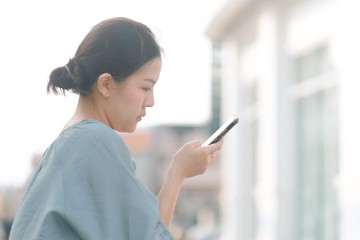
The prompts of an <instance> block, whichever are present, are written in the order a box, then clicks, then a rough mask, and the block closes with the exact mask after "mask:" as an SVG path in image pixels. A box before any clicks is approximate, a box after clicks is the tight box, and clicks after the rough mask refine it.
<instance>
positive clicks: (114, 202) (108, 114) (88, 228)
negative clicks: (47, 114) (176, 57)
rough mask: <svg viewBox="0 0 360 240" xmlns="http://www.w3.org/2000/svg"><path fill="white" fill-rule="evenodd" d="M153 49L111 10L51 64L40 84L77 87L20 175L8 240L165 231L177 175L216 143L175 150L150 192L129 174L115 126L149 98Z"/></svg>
mask: <svg viewBox="0 0 360 240" xmlns="http://www.w3.org/2000/svg"><path fill="white" fill-rule="evenodd" d="M161 53H162V50H161V48H160V46H159V45H158V43H157V41H156V39H155V36H154V35H153V33H152V32H151V30H150V29H149V28H148V27H147V26H145V25H143V24H141V23H139V22H136V21H133V20H130V19H127V18H112V19H108V20H105V21H103V22H100V23H99V24H97V25H96V26H95V27H94V28H93V29H92V30H91V31H90V32H89V33H88V34H87V36H86V37H85V38H84V40H83V41H82V43H81V44H80V46H79V48H78V50H77V51H76V54H75V56H74V57H73V58H72V59H70V61H69V62H68V63H67V64H66V65H65V66H62V67H59V68H57V69H55V70H53V71H52V72H51V74H50V77H49V83H48V92H50V91H52V92H54V93H55V94H59V93H63V94H65V93H66V91H71V92H74V93H77V94H79V100H78V105H77V108H76V111H75V113H74V115H73V116H72V118H71V119H70V120H69V121H68V122H67V123H66V124H65V127H64V129H63V131H62V132H61V133H60V135H59V136H58V137H57V139H55V141H54V142H53V143H52V144H51V145H50V146H49V148H48V149H47V150H46V152H45V153H44V156H43V159H42V161H41V163H40V165H39V166H38V168H37V170H36V172H35V174H34V176H33V178H32V180H31V181H30V184H29V186H28V188H27V190H26V192H25V194H24V198H23V200H22V202H21V204H20V206H19V209H18V211H17V214H16V217H15V219H14V223H13V227H12V230H11V234H10V239H11V240H18V239H26V240H33V239H51V240H56V239H66V240H68V239H89V240H90V239H96V240H99V239H139V240H140V239H141V240H144V239H172V236H171V234H170V233H169V231H168V230H167V228H168V227H169V225H170V223H171V219H172V216H173V213H174V209H175V205H176V200H177V198H178V194H179V192H180V189H181V186H182V183H183V181H184V179H185V178H188V177H192V176H195V175H199V174H202V173H204V172H205V171H206V169H207V168H208V166H209V165H210V164H211V163H212V161H213V160H214V153H215V152H216V151H218V150H220V149H221V145H222V142H219V143H217V144H213V145H210V146H206V147H203V146H201V143H200V142H197V141H194V142H190V143H187V144H185V145H184V146H183V147H182V148H181V149H179V151H178V152H177V153H175V155H174V157H173V159H172V161H171V163H170V165H169V168H168V171H167V173H166V176H165V179H164V184H163V186H162V188H161V190H160V192H159V194H158V196H157V197H156V196H155V195H154V194H153V193H152V192H150V191H149V190H148V189H147V188H146V187H145V186H144V185H143V184H142V183H140V182H139V180H138V178H137V177H136V176H135V166H134V163H133V161H132V159H131V156H130V154H129V152H128V149H127V147H126V145H125V143H124V142H123V140H122V139H121V137H119V134H117V132H133V131H134V130H135V129H136V125H137V123H138V122H139V121H141V119H142V118H143V117H144V116H145V114H146V108H148V107H152V106H154V91H153V90H154V86H155V84H156V82H157V80H158V79H159V75H160V71H161Z"/></svg>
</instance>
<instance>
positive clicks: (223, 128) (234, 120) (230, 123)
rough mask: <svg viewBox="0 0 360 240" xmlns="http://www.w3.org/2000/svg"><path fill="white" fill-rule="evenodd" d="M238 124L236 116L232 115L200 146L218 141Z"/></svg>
mask: <svg viewBox="0 0 360 240" xmlns="http://www.w3.org/2000/svg"><path fill="white" fill-rule="evenodd" d="M238 122H239V118H238V117H237V116H236V115H233V116H232V117H231V118H229V119H228V120H227V121H226V122H225V123H224V124H223V125H222V126H221V127H220V128H219V129H218V130H216V132H215V133H214V134H213V135H211V136H210V137H209V138H208V139H207V140H206V141H205V142H204V143H203V144H202V146H208V145H210V144H213V143H216V142H218V141H220V139H221V138H223V137H224V136H225V135H226V134H227V133H228V132H229V131H230V129H232V128H233V127H234V126H235V125H236V124H237V123H238Z"/></svg>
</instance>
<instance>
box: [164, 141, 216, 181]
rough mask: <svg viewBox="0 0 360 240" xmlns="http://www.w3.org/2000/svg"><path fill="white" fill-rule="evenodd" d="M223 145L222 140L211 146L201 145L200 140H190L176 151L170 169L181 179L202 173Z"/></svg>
mask: <svg viewBox="0 0 360 240" xmlns="http://www.w3.org/2000/svg"><path fill="white" fill-rule="evenodd" d="M222 145H223V141H222V140H221V141H219V142H217V143H215V144H211V145H209V146H201V143H200V142H199V141H193V142H189V143H187V144H185V145H184V146H182V147H181V148H180V149H179V150H178V151H177V152H176V153H175V155H174V157H173V160H172V162H171V165H170V168H169V171H171V174H172V175H173V176H177V177H179V178H180V179H185V178H190V177H193V176H196V175H201V174H203V173H204V172H205V171H206V170H207V169H208V167H209V166H210V165H211V164H212V163H213V162H214V160H215V153H216V152H217V151H219V150H220V149H221V147H222Z"/></svg>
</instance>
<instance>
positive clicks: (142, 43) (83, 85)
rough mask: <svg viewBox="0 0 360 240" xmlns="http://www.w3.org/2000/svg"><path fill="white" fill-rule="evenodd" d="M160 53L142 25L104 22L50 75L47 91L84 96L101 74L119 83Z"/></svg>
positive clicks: (114, 20)
mask: <svg viewBox="0 0 360 240" xmlns="http://www.w3.org/2000/svg"><path fill="white" fill-rule="evenodd" d="M161 52H162V49H161V47H160V46H159V44H158V42H157V41H156V39H155V36H154V34H153V32H152V31H151V30H150V28H149V27H147V26H146V25H144V24H142V23H140V22H136V21H134V20H131V19H128V18H121V17H118V18H111V19H107V20H104V21H102V22H100V23H99V24H97V25H95V26H94V27H93V28H92V29H91V31H90V32H89V33H88V34H87V35H86V37H85V38H84V40H83V41H82V42H81V44H80V45H79V47H78V49H77V51H76V53H75V56H74V57H73V58H72V59H70V60H69V62H68V63H67V64H66V65H65V66H62V67H58V68H56V69H54V70H53V71H52V72H51V74H50V77H49V82H48V85H47V91H48V93H49V92H50V91H52V92H53V93H55V94H58V93H59V92H60V93H62V94H65V91H72V92H74V93H79V94H84V95H87V94H89V93H90V91H91V88H92V86H93V84H94V82H95V81H96V79H97V78H98V77H99V76H100V75H101V74H103V73H109V74H111V75H112V76H113V78H114V79H116V80H117V81H122V80H124V79H125V78H126V77H127V76H129V75H131V74H132V73H133V72H134V71H136V70H137V69H139V68H140V67H141V66H143V65H144V64H146V63H147V62H149V61H150V60H152V59H154V58H156V57H161Z"/></svg>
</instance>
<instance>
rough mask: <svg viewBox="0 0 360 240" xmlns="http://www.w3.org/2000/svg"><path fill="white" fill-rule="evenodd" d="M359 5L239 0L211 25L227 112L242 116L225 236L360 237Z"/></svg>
mask: <svg viewBox="0 0 360 240" xmlns="http://www.w3.org/2000/svg"><path fill="white" fill-rule="evenodd" d="M359 9H360V2H359V1H358V0H341V1H340V0H299V1H291V0H232V1H225V2H224V6H223V8H222V9H221V10H220V11H219V12H218V14H217V15H216V16H215V17H214V19H213V21H212V23H211V24H210V25H209V27H208V29H207V36H208V37H209V38H210V39H211V41H212V42H213V45H214V55H213V59H214V60H213V62H214V63H216V64H214V69H213V75H214V76H215V77H213V80H216V81H217V82H216V83H215V84H216V86H218V87H219V88H217V90H218V89H221V98H220V99H221V101H220V104H218V103H217V105H219V106H220V109H221V111H220V113H221V114H220V116H221V119H222V120H225V119H226V118H227V117H228V116H229V115H232V114H238V115H239V117H240V122H239V126H238V127H237V128H236V130H235V131H236V132H235V133H233V134H231V135H229V136H228V139H227V140H226V142H227V144H226V145H225V146H224V151H223V155H222V158H223V159H222V161H221V163H222V164H223V165H222V167H221V169H222V186H221V189H222V190H221V191H222V193H221V199H222V239H227V240H229V239H259V240H260V239H261V240H263V239H264V240H265V239H269V240H270V239H271V240H272V239H279V240H288V239H292V240H305V239H306V240H337V239H341V240H350V239H354V236H360V188H359V187H358V186H359V185H360V174H358V171H359V169H360V161H359V159H360V148H359V144H360V127H359V126H360V124H359V123H360V107H359V104H360V67H359V65H360V14H359V12H358V10H359ZM219 85H220V86H219ZM213 86H214V85H213ZM230 143H231V144H230Z"/></svg>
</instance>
